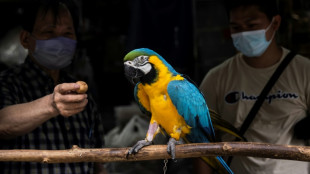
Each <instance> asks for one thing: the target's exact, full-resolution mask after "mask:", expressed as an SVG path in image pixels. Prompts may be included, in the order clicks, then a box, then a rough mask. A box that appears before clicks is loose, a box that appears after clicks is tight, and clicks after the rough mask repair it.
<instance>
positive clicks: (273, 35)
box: [265, 17, 276, 42]
mask: <svg viewBox="0 0 310 174" xmlns="http://www.w3.org/2000/svg"><path fill="white" fill-rule="evenodd" d="M273 20H274V17H273V18H272V20H271V22H270V24H269V26H268V27H267V28H266V29H265V38H266V32H267V31H268V30H269V29H270V28H271V25H272V23H273ZM275 34H276V32H273V34H272V37H271V39H270V40H269V41H268V42H271V41H272V39H273V38H274V35H275ZM266 41H267V38H266Z"/></svg>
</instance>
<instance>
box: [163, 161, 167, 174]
mask: <svg viewBox="0 0 310 174" xmlns="http://www.w3.org/2000/svg"><path fill="white" fill-rule="evenodd" d="M167 164H168V159H165V160H164V167H163V171H164V174H166V172H167Z"/></svg>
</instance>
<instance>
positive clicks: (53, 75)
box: [30, 56, 60, 85]
mask: <svg viewBox="0 0 310 174" xmlns="http://www.w3.org/2000/svg"><path fill="white" fill-rule="evenodd" d="M30 58H31V59H32V61H33V62H34V63H35V64H37V65H38V66H39V67H40V68H41V69H42V70H43V71H44V72H46V73H47V75H49V76H50V77H51V78H52V79H53V81H54V84H55V85H56V84H58V83H59V74H60V70H51V69H48V68H45V67H44V66H42V65H40V64H39V63H38V62H37V61H36V60H35V59H34V58H33V57H32V56H30Z"/></svg>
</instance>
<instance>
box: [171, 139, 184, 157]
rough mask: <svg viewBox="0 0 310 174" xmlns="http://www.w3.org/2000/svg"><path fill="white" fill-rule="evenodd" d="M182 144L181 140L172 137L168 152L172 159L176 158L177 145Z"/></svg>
mask: <svg viewBox="0 0 310 174" xmlns="http://www.w3.org/2000/svg"><path fill="white" fill-rule="evenodd" d="M178 144H182V142H181V141H177V140H175V139H174V138H170V139H169V142H168V146H167V152H168V153H169V154H170V155H171V159H172V160H174V159H175V145H178Z"/></svg>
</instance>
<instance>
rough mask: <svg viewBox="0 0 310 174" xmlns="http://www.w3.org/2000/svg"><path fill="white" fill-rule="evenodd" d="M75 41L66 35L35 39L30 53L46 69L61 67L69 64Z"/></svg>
mask: <svg viewBox="0 0 310 174" xmlns="http://www.w3.org/2000/svg"><path fill="white" fill-rule="evenodd" d="M76 43H77V41H76V40H73V39H69V38H66V37H56V38H52V39H48V40H36V47H35V50H34V53H33V54H32V55H33V57H34V58H35V60H36V61H37V62H38V63H39V64H40V65H42V66H44V67H46V68H48V69H62V68H64V67H66V66H68V65H70V64H71V62H72V59H73V56H74V53H75V48H76Z"/></svg>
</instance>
